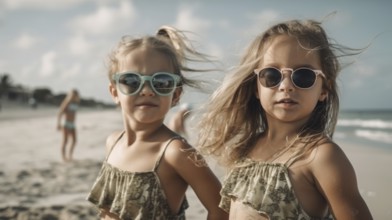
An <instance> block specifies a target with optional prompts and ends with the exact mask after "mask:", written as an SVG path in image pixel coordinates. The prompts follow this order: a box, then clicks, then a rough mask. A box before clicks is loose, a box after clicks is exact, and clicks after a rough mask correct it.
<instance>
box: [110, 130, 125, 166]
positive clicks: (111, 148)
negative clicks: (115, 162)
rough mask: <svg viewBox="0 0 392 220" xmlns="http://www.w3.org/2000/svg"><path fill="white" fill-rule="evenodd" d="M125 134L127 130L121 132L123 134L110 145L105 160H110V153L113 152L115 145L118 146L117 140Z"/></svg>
mask: <svg viewBox="0 0 392 220" xmlns="http://www.w3.org/2000/svg"><path fill="white" fill-rule="evenodd" d="M124 134H125V131H123V132H121V134H120V135H119V136H118V138H117V140H116V141H115V142H114V143H113V145H112V146H111V147H110V150H109V152H108V154H107V155H106V158H105V161H107V160H108V158H109V155H110V154H111V153H112V150H113V148H114V146H116V144H117V142H118V141H119V140H120V139H121V138H122V136H123V135H124Z"/></svg>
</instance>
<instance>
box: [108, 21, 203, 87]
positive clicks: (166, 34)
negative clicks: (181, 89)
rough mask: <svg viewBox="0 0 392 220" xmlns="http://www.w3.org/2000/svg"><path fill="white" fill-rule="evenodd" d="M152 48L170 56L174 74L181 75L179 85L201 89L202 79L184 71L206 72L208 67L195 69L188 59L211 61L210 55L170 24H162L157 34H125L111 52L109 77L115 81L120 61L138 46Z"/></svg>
mask: <svg viewBox="0 0 392 220" xmlns="http://www.w3.org/2000/svg"><path fill="white" fill-rule="evenodd" d="M142 47H145V48H152V49H154V50H156V51H158V52H160V53H162V54H164V55H165V56H167V57H168V58H169V60H170V61H171V64H172V66H173V69H174V74H177V75H179V76H180V77H181V82H180V84H179V86H183V85H187V86H190V87H194V88H197V89H201V88H202V86H201V82H202V81H201V80H194V79H190V78H188V77H185V76H184V75H183V72H185V71H186V72H206V71H210V70H208V69H194V68H190V67H188V66H186V65H185V64H186V62H187V61H194V62H203V61H210V60H209V59H208V56H207V55H205V54H202V53H200V52H198V51H196V50H195V49H194V47H193V45H192V44H191V41H190V40H189V39H188V38H187V36H186V35H185V33H184V32H183V31H180V30H177V29H175V28H173V27H170V26H162V27H160V28H159V29H158V31H157V32H156V34H155V35H147V36H143V37H139V38H135V37H132V36H129V35H126V36H123V37H122V38H121V40H120V42H119V43H118V45H117V47H116V48H115V49H114V50H113V51H112V52H111V53H110V54H109V61H108V77H109V80H110V82H111V83H114V81H113V79H112V76H113V75H114V74H116V73H118V71H119V63H121V62H122V61H124V60H126V59H127V55H128V54H129V53H130V52H132V51H133V50H135V49H138V48H142Z"/></svg>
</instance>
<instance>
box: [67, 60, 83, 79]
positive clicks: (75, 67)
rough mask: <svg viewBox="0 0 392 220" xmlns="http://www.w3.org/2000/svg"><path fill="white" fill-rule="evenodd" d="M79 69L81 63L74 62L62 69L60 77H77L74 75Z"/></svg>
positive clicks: (80, 69) (80, 68)
mask: <svg viewBox="0 0 392 220" xmlns="http://www.w3.org/2000/svg"><path fill="white" fill-rule="evenodd" d="M81 71H82V65H81V64H80V63H75V64H73V65H72V66H71V67H70V68H67V70H65V71H64V73H63V74H62V78H63V79H71V78H77V77H76V76H77V75H78V74H80V73H81Z"/></svg>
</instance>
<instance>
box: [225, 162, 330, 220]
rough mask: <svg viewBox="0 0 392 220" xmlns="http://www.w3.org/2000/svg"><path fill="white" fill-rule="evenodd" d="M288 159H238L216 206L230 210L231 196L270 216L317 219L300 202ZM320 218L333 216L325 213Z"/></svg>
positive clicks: (306, 219) (307, 219)
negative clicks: (267, 160) (281, 160)
mask: <svg viewBox="0 0 392 220" xmlns="http://www.w3.org/2000/svg"><path fill="white" fill-rule="evenodd" d="M291 162H292V160H291V161H288V163H291ZM288 163H284V164H283V163H267V162H260V161H255V160H252V159H250V158H246V159H243V160H242V161H240V162H238V163H237V166H236V167H235V168H233V169H232V170H231V172H230V173H229V174H228V175H227V176H226V178H225V180H224V182H223V187H222V190H221V196H222V199H221V202H220V204H219V206H220V207H221V208H222V209H224V210H225V211H226V212H229V210H230V202H231V200H232V199H234V200H237V201H240V202H242V203H243V204H245V205H247V206H250V207H252V208H253V209H255V210H256V211H258V212H259V213H260V214H263V215H266V216H268V217H269V219H301V220H316V219H319V218H312V217H310V216H309V215H308V214H307V213H306V212H305V211H304V210H303V209H302V207H301V206H300V204H299V202H298V199H297V197H296V196H295V193H294V190H293V187H292V184H291V181H290V177H289V173H288V166H289V165H288ZM322 219H323V220H327V219H328V220H329V219H333V217H332V215H331V214H328V215H327V217H325V218H322Z"/></svg>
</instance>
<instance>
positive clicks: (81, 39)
mask: <svg viewBox="0 0 392 220" xmlns="http://www.w3.org/2000/svg"><path fill="white" fill-rule="evenodd" d="M68 45H69V49H70V50H71V53H72V54H74V55H84V54H88V53H89V52H90V50H91V49H92V47H93V45H92V43H91V41H89V40H88V39H86V37H85V35H82V34H76V35H74V36H73V37H72V38H71V39H69V41H68Z"/></svg>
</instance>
